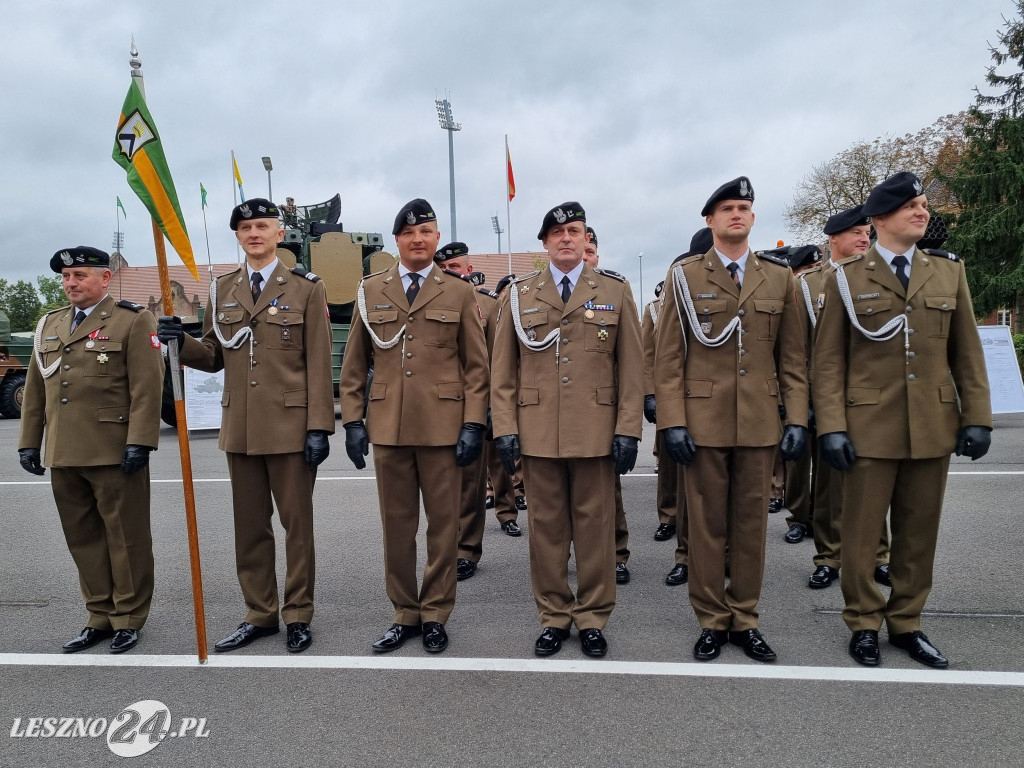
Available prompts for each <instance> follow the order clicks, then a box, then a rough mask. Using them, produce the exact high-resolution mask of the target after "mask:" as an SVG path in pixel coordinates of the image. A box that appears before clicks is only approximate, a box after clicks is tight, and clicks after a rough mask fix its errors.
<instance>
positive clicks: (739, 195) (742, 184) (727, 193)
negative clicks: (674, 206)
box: [700, 176, 754, 216]
mask: <svg viewBox="0 0 1024 768" xmlns="http://www.w3.org/2000/svg"><path fill="white" fill-rule="evenodd" d="M722 200H749V201H750V202H754V186H753V185H752V184H751V183H750V179H748V178H747V177H746V176H740V177H738V178H735V179H733V180H732V181H727V182H726V183H725V184H723V185H722V186H720V187H719V188H718V189H716V190H715V191H714V193H713V194H712V195H711V197H709V198H708V201H707V202H706V203H704V208H703V209H701V212H700V215H701V216H708V215H710V213H711V212H712V211H713V210H714V209H715V205H717V204H718V203H720V202H721V201H722Z"/></svg>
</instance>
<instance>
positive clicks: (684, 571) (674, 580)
mask: <svg viewBox="0 0 1024 768" xmlns="http://www.w3.org/2000/svg"><path fill="white" fill-rule="evenodd" d="M689 578H690V569H689V568H687V567H686V566H685V565H677V566H676V567H675V568H673V569H672V570H671V571H669V572H668V576H666V577H665V583H666V584H668V585H669V586H670V587H678V586H679V585H680V584H685V583H686V582H687V581H688V580H689Z"/></svg>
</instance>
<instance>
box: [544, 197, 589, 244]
mask: <svg viewBox="0 0 1024 768" xmlns="http://www.w3.org/2000/svg"><path fill="white" fill-rule="evenodd" d="M569 221H582V222H583V223H584V224H586V222H587V212H586V211H584V210H583V206H582V205H580V204H579V203H577V202H575V201H570V202H568V203H562V204H561V205H559V206H558V207H557V208H552V209H551V210H550V211H548V212H547V213H545V214H544V222H543V223H542V224H541V225H540V232H538V233H537V239H538V240H543V239H544V236H545V235H547V233H548V230H549V229H551V228H552V227H553V226H555V225H556V224H565V223H566V222H569Z"/></svg>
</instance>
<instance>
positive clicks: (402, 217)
mask: <svg viewBox="0 0 1024 768" xmlns="http://www.w3.org/2000/svg"><path fill="white" fill-rule="evenodd" d="M428 221H437V216H435V215H434V209H433V208H432V207H431V205H430V203H428V202H427V201H426V200H424V199H423V198H422V197H417V198H416V199H415V200H410V201H409V202H408V203H406V204H405V205H404V206H402V210H400V211H399V212H398V215H397V216H395V226H394V227H392V228H391V234H392V235H397V234H398V233H399V232H401V231H402V228H403V227H413V226H416V225H417V224H426V223H427V222H428Z"/></svg>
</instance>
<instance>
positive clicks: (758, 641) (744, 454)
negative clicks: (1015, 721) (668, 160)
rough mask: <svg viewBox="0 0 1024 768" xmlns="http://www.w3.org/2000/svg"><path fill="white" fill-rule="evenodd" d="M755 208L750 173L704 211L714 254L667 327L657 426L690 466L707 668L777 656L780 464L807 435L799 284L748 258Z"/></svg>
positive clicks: (701, 644)
mask: <svg viewBox="0 0 1024 768" xmlns="http://www.w3.org/2000/svg"><path fill="white" fill-rule="evenodd" d="M753 200H754V190H753V187H752V186H751V184H750V180H749V179H748V178H747V177H746V176H740V177H739V178H737V179H734V180H733V181H730V182H728V183H726V184H723V185H722V186H721V187H719V188H718V189H717V190H716V191H715V193H714V194H713V195H711V197H710V198H709V199H708V201H707V203H706V204H705V206H704V209H703V210H702V211H701V214H702V215H703V216H705V220H706V222H707V225H708V226H709V227H710V228H711V231H712V234H713V241H714V246H713V247H712V248H711V249H709V250H708V252H707V253H704V254H699V255H697V256H691V257H690V258H688V259H683V261H682V262H681V263H679V264H677V265H675V266H673V267H672V269H671V270H670V271H669V275H668V277H667V278H666V281H665V296H666V299H665V307H664V309H663V310H662V318H661V326H660V328H659V329H658V352H657V359H656V362H655V371H654V373H655V386H656V396H657V406H658V427H659V429H660V430H662V431H663V432H664V445H665V450H666V452H667V453H668V454H669V456H671V457H672V458H673V459H674V460H676V461H677V462H679V463H680V464H683V465H685V466H686V472H685V475H684V483H685V492H686V510H687V515H688V518H689V546H690V552H689V560H690V563H689V565H690V568H689V571H690V573H689V577H690V579H689V583H690V603H691V605H692V606H693V609H694V612H695V613H696V615H697V619H698V621H699V623H700V626H701V634H700V638H699V639H698V640H697V643H696V645H695V646H694V656H695V657H696V658H697V659H698V660H701V661H706V660H710V659H713V658H715V657H717V656H718V655H719V653H720V651H721V646H722V644H723V643H725V642H726V640H728V641H730V642H732V643H735V644H737V645H740V646H742V647H743V650H744V652H745V653H746V654H747V655H748V656H749V657H751V658H753V659H756V660H758V661H773V660H774V659H775V657H776V656H775V652H774V651H772V649H771V647H770V646H769V645H768V643H767V642H766V641H765V639H764V637H762V635H761V633H760V632H759V631H758V628H757V624H758V611H757V604H758V600H759V599H760V595H761V581H762V576H763V572H764V547H765V534H766V530H767V521H768V517H767V514H768V513H767V508H768V503H767V502H768V495H769V488H770V484H771V473H772V462H773V459H774V454H775V451H776V449H777V448H779V449H780V450H781V452H782V455H783V458H785V459H794V458H796V457H797V456H799V455H800V453H801V451H802V450H803V448H804V442H805V440H806V433H807V428H806V423H807V368H806V358H805V356H804V340H803V336H802V333H801V326H800V319H799V317H798V316H797V312H798V311H799V309H800V307H798V306H797V304H796V301H795V298H796V297H795V294H796V285H795V278H794V277H793V273H792V272H791V271H790V270H789V265H788V264H786V263H784V262H781V261H773V260H772V259H771V257H767V258H764V257H761V256H759V255H757V254H753V253H751V252H750V249H749V247H748V245H747V238H748V236H749V234H750V229H751V227H752V226H753V224H754V212H753V210H752V208H751V204H752V203H753ZM780 439H781V442H780ZM727 546H728V552H729V558H730V580H729V585H728V587H727V586H726V584H725V578H726V576H725V570H726V547H727Z"/></svg>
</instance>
